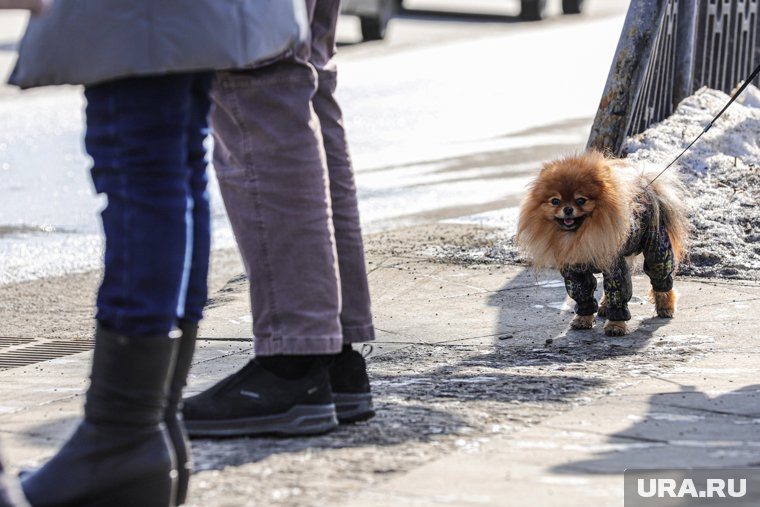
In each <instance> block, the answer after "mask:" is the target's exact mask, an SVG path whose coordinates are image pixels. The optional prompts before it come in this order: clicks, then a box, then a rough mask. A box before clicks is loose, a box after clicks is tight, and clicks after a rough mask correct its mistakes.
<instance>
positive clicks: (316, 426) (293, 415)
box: [185, 404, 338, 437]
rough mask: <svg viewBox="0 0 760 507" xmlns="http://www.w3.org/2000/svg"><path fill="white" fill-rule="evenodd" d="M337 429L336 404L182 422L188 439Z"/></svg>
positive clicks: (278, 434) (316, 433)
mask: <svg viewBox="0 0 760 507" xmlns="http://www.w3.org/2000/svg"><path fill="white" fill-rule="evenodd" d="M337 427H338V419H337V417H336V413H335V405H333V404H330V405H295V406H294V407H293V408H291V409H290V410H288V411H287V412H283V413H282V414H277V415H267V416H259V417H244V418H238V419H215V420H209V421H197V420H196V421H192V420H190V421H188V420H185V428H186V429H187V434H188V435H189V436H191V437H241V436H256V435H277V436H299V435H320V434H322V433H327V432H328V431H331V430H334V429H335V428H337Z"/></svg>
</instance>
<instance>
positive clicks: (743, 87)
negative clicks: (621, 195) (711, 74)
mask: <svg viewBox="0 0 760 507" xmlns="http://www.w3.org/2000/svg"><path fill="white" fill-rule="evenodd" d="M758 74H760V65H758V66H757V67H756V68H755V70H754V71H753V72H752V74H750V76H749V77H748V78H747V79H745V80H744V84H743V85H741V87H740V88H739V89H738V90H737V91H736V93H734V95H733V96H732V97H731V100H729V101H728V104H726V105H725V106H724V107H723V109H721V110H720V113H718V114H717V115H716V116H715V118H713V119H712V121H711V122H710V123H708V124H707V126H706V127H705V128H704V130H703V131H702V132H700V134H699V135H698V136H697V137H696V139H694V140H693V141H692V142H691V143H689V146H687V147H686V148H684V150H683V151H682V152H681V153H680V154H679V155H678V156H677V157H676V158H675V159H673V161H672V162H671V163H669V164H668V166H667V167H666V168H665V169H663V170H662V171H660V173H659V174H658V175H657V176H655V177H654V179H653V180H652V181H650V182H649V184H648V185H647V186H649V185H651V184H652V183H654V182H655V181H657V178H659V177H660V176H662V175H663V173H664V172H665V171H667V170H668V169H670V167H671V166H672V165H673V164H675V163H676V162H678V159H680V158H681V157H682V156H683V154H684V153H686V152H687V151H689V148H691V147H692V146H694V144H695V143H696V142H697V141H699V138H700V137H702V136H703V135H704V134H705V133H706V132H707V131H708V130H710V128H711V127H712V126H713V124H714V123H715V122H716V121H718V118H720V117H721V116H723V113H725V112H726V109H728V107H729V106H730V105H731V104H733V103H734V101H735V100H736V99H737V98H739V95H741V94H742V92H743V91H744V90H746V89H747V87H748V86H749V85H750V84H751V83H752V80H753V79H755V78H756V77H757V75H758Z"/></svg>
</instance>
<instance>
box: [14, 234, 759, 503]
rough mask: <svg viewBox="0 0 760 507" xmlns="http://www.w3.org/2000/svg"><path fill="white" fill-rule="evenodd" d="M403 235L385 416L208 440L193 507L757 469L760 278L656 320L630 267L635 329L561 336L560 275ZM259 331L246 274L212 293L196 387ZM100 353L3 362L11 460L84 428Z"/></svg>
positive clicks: (418, 496) (383, 321)
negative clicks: (437, 250)
mask: <svg viewBox="0 0 760 507" xmlns="http://www.w3.org/2000/svg"><path fill="white" fill-rule="evenodd" d="M396 234H397V233H386V234H383V235H376V236H373V237H370V238H368V240H369V245H368V252H369V254H368V262H369V267H370V282H371V289H372V295H373V304H374V310H375V318H376V324H377V328H378V341H377V343H375V344H374V347H373V349H372V352H371V354H370V355H369V360H368V361H369V368H370V375H371V378H372V382H373V388H374V392H375V401H376V408H377V412H378V415H377V417H376V418H375V419H373V420H371V421H369V422H367V423H364V424H359V425H355V426H349V427H341V428H340V429H338V430H337V431H335V432H333V433H330V434H328V435H324V436H320V437H314V438H303V439H275V438H264V439H228V440H222V441H211V440H200V441H195V442H194V444H193V452H194V457H195V465H196V473H195V474H194V476H193V480H192V482H191V491H190V502H191V503H190V504H189V505H191V506H198V507H200V506H202V507H217V506H218V507H221V506H225V507H226V506H230V507H231V506H247V505H251V506H253V505H274V506H292V507H295V506H299V507H300V506H322V505H343V506H345V507H369V506H372V507H388V506H406V505H414V506H457V507H459V506H461V507H465V506H476V505H477V506H481V505H486V506H499V507H502V506H511V505H515V506H517V505H520V506H525V505H530V506H555V505H556V506H563V507H568V506H569V507H573V506H576V505H577V506H581V505H583V506H622V505H623V496H622V472H623V470H624V469H626V468H636V467H658V468H659V467H699V466H710V467H748V466H755V467H758V466H760V437H759V436H758V435H760V431H759V430H760V352H759V351H760V348H759V345H760V332H759V331H760V319H759V318H758V314H757V312H755V311H753V308H755V307H756V305H757V304H758V303H757V302H758V301H760V284H753V283H747V282H727V281H716V280H699V279H685V278H682V279H677V281H676V286H677V288H678V290H679V292H680V294H681V300H680V312H679V313H678V314H677V316H676V318H675V319H673V320H663V319H658V318H654V317H653V315H654V310H653V307H652V305H651V304H650V303H648V302H647V301H646V294H647V291H648V288H647V282H646V279H645V277H643V276H636V277H635V291H634V294H635V295H634V299H633V301H632V304H631V312H632V314H633V316H634V318H633V321H632V324H633V326H635V327H636V330H635V331H634V332H633V333H632V334H630V335H629V336H625V337H620V338H607V337H605V336H604V335H603V333H602V331H601V323H598V324H597V326H596V328H595V329H594V330H593V331H592V332H579V331H570V330H569V329H568V322H569V320H570V317H571V311H570V307H569V306H568V302H567V300H566V298H565V292H564V287H563V285H562V282H561V279H560V277H559V275H554V274H548V275H547V276H543V277H540V278H536V277H535V276H534V275H533V273H532V272H530V271H526V270H525V269H524V268H521V267H519V266H497V265H475V266H464V265H456V264H447V263H442V262H440V261H439V260H437V259H435V258H432V257H430V256H426V255H423V254H420V253H418V252H416V251H415V250H419V249H415V248H411V249H407V250H406V251H401V250H397V251H394V248H392V247H389V246H388V245H392V244H393V241H394V238H396V239H398V236H397V235H396ZM403 234H405V235H406V236H405V238H406V239H409V238H411V237H420V238H423V237H427V238H431V237H435V235H436V230H435V228H434V227H433V228H430V227H428V228H416V229H412V230H407V231H404V232H403ZM394 235H396V236H394ZM402 239H403V238H402ZM250 328H251V322H250V317H249V312H248V296H247V282H246V281H245V280H243V279H242V278H241V277H237V278H233V279H232V280H230V281H229V282H228V283H227V284H226V285H225V286H224V287H222V288H221V289H220V290H218V291H216V292H215V293H214V295H213V299H212V301H211V304H210V307H209V310H208V312H207V318H206V320H205V321H204V323H203V326H202V329H201V337H202V338H203V339H202V340H201V341H200V343H199V349H198V352H197V354H196V361H195V364H194V366H193V370H192V372H191V379H190V391H199V390H202V389H203V388H205V387H207V386H208V385H210V384H211V383H213V382H215V381H216V380H218V379H220V378H222V377H224V376H226V375H227V374H229V373H230V372H232V371H233V370H235V369H237V368H238V367H239V366H241V365H242V364H244V363H245V362H246V361H247V360H248V359H249V356H250V351H251V344H250V340H249V337H250V333H251V331H250ZM0 356H2V353H0ZM89 359H90V353H89V352H84V353H78V354H74V355H69V356H65V357H62V358H59V359H54V360H51V361H46V362H42V363H37V364H33V365H30V366H25V367H21V368H14V369H10V370H6V371H3V372H0V379H2V388H0V428H2V446H3V449H4V452H5V454H6V456H7V460H8V461H9V462H10V463H11V465H13V466H14V467H17V468H18V467H24V466H30V465H35V464H38V463H41V462H43V461H44V460H45V459H46V458H47V457H49V456H50V455H51V454H52V453H53V452H54V450H55V449H56V448H57V447H58V446H59V445H60V444H61V443H62V442H63V441H64V440H65V438H66V437H67V436H68V434H69V433H70V432H71V431H72V429H73V428H74V426H75V424H76V422H77V419H78V417H79V415H80V413H81V404H82V401H83V397H82V393H83V390H84V389H85V388H86V384H87V382H86V376H87V374H88V368H89Z"/></svg>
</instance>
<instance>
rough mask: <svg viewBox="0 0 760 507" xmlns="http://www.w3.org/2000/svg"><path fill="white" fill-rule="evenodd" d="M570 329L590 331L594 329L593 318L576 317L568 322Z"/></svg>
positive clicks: (585, 316) (590, 316) (586, 316)
mask: <svg viewBox="0 0 760 507" xmlns="http://www.w3.org/2000/svg"><path fill="white" fill-rule="evenodd" d="M570 327H571V328H573V329H591V328H592V327H594V316H593V315H576V316H575V318H573V321H572V322H570Z"/></svg>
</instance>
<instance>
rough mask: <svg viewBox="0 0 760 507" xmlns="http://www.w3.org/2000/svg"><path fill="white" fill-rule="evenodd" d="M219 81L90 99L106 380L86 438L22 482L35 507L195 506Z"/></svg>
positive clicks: (99, 383) (119, 89) (99, 377)
mask: <svg viewBox="0 0 760 507" xmlns="http://www.w3.org/2000/svg"><path fill="white" fill-rule="evenodd" d="M212 78H213V74H212V73H210V72H199V73H183V74H172V75H167V76H150V77H136V78H124V79H117V80H113V81H109V82H106V83H103V84H98V85H93V86H86V87H85V98H86V99H87V109H86V117H87V131H86V134H85V148H86V150H87V153H88V154H89V155H90V156H91V157H92V162H93V164H92V179H93V182H94V184H95V189H96V190H97V192H99V193H102V194H105V195H106V196H107V198H108V205H107V206H106V208H105V209H104V210H103V212H102V221H103V232H104V234H105V239H106V248H105V270H104V274H103V281H102V284H101V286H100V290H99V291H98V298H97V309H98V310H97V315H96V319H97V330H96V333H95V340H96V344H95V354H94V357H93V367H92V376H91V379H92V382H91V385H90V388H89V390H88V391H87V397H86V402H85V419H84V421H83V422H82V423H81V424H80V425H79V428H78V429H77V431H76V433H75V434H74V435H73V436H72V437H71V438H70V439H69V440H68V442H66V444H65V445H64V446H63V448H62V449H61V450H60V451H59V452H58V454H57V455H56V456H55V457H53V459H52V460H50V461H49V462H48V463H47V464H46V465H45V466H43V467H42V468H41V469H40V470H39V471H37V472H36V473H34V474H32V475H30V476H28V477H25V478H24V479H23V480H22V488H23V490H24V494H25V495H26V497H27V498H28V499H29V501H30V503H31V504H32V505H34V506H35V507H37V506H48V505H80V502H81V505H87V503H86V502H87V501H90V500H91V499H92V498H101V497H112V496H113V497H114V498H116V497H118V498H119V499H120V500H119V501H120V502H123V503H122V504H123V505H156V506H159V505H161V506H164V505H171V504H174V503H175V502H178V503H183V502H184V500H185V496H186V493H187V486H188V481H189V475H190V470H189V468H190V459H189V458H190V456H189V449H188V446H187V443H186V440H185V438H184V429H183V428H182V425H181V421H180V419H179V417H178V404H179V401H180V400H181V392H182V388H183V387H184V384H185V379H186V377H187V373H188V371H189V368H190V363H191V361H192V354H193V349H194V342H195V337H196V335H197V330H198V322H199V321H200V319H201V318H202V310H203V305H204V304H205V301H206V278H207V272H208V258H209V245H210V230H209V203H208V194H207V192H206V182H207V177H206V160H205V149H204V146H203V141H204V139H205V137H206V135H207V133H208V132H207V115H208V111H209V105H210V103H209V97H208V94H209V89H210V86H211V81H212ZM175 326H178V327H179V329H180V330H181V332H182V333H181V338H179V339H177V338H176V337H175V336H174V335H173V334H172V330H173V329H174V327H175ZM162 423H163V424H162ZM125 449H129V451H128V452H125ZM125 454H127V456H125ZM173 470H177V472H178V474H177V476H178V479H179V484H178V485H175V484H173V483H174V476H173V472H172V471H173ZM175 492H176V493H175ZM175 494H176V495H177V498H174V495H175ZM112 505H115V504H112Z"/></svg>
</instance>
